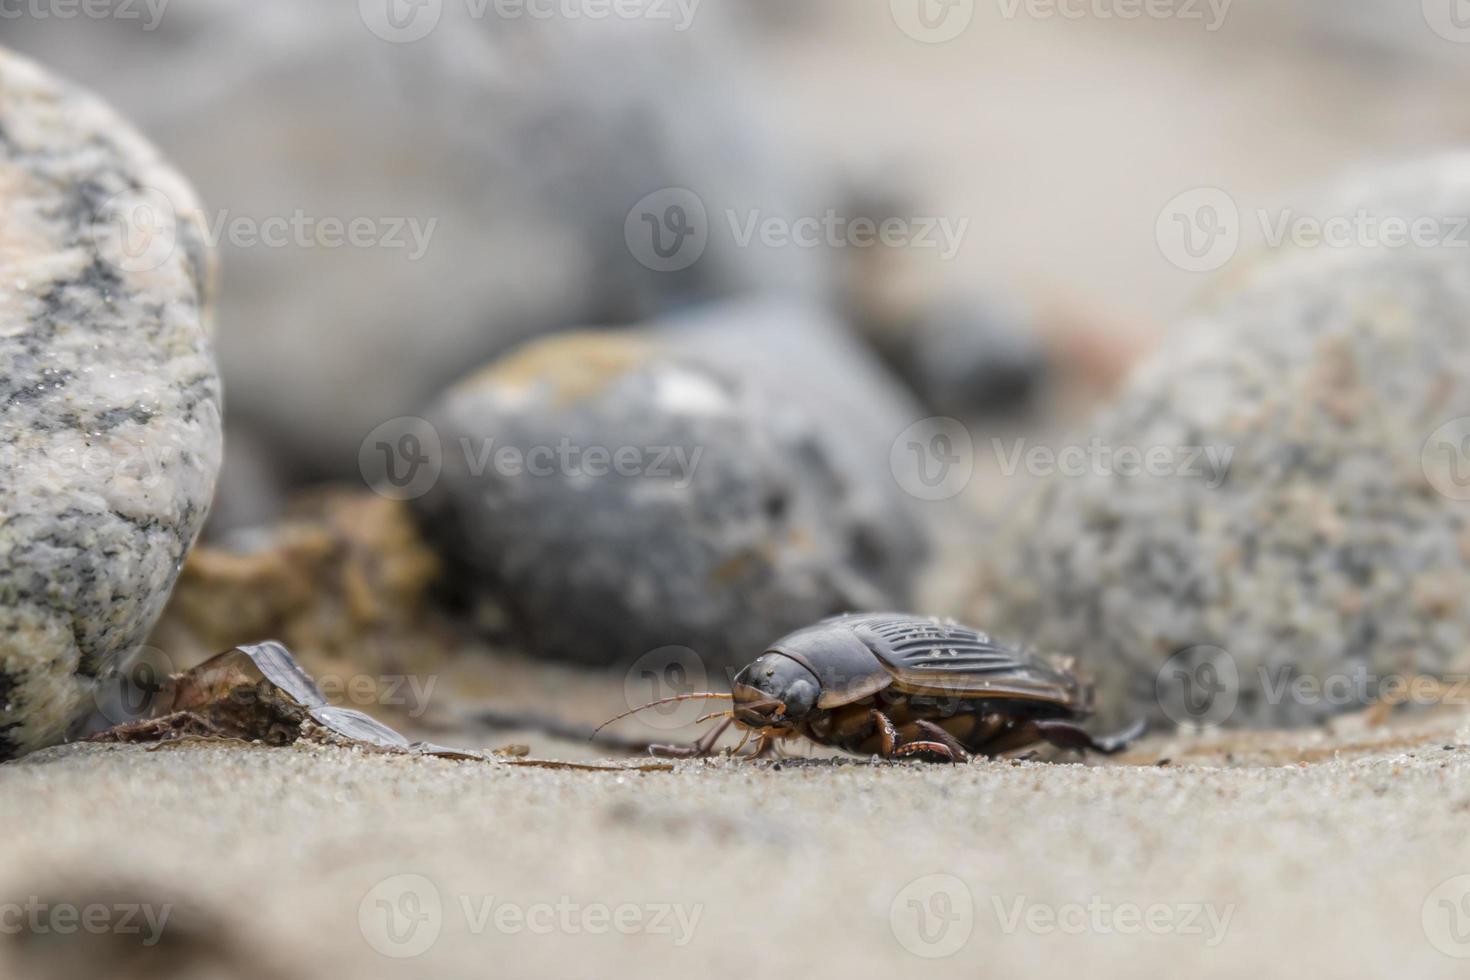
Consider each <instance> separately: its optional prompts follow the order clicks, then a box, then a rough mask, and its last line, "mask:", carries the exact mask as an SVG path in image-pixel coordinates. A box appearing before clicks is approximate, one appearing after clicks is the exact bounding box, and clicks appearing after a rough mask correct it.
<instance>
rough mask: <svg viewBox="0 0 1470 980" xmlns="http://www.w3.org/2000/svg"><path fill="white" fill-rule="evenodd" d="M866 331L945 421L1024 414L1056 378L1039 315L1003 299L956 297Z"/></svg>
mask: <svg viewBox="0 0 1470 980" xmlns="http://www.w3.org/2000/svg"><path fill="white" fill-rule="evenodd" d="M866 333H867V335H868V336H869V338H870V339H871V340H872V341H873V343H874V344H875V346H876V347H877V348H878V350H879V351H880V352H881V353H882V354H883V357H884V359H885V360H886V361H887V362H888V363H889V365H890V366H891V367H892V368H893V370H894V371H895V372H897V373H898V374H899V375H900V376H901V377H902V378H903V379H904V380H905V381H907V382H908V384H909V387H910V388H912V389H913V390H914V393H915V394H916V395H918V397H919V398H920V400H921V401H923V403H924V404H925V405H928V406H929V408H930V409H932V410H933V411H934V412H935V413H936V414H938V415H946V416H953V417H955V418H958V419H980V418H985V417H989V416H1019V415H1022V414H1024V413H1025V412H1026V411H1027V410H1029V409H1031V408H1034V407H1035V406H1036V404H1037V403H1038V401H1039V400H1040V397H1041V394H1042V392H1043V390H1044V388H1045V386H1046V381H1047V376H1048V374H1049V373H1050V363H1049V362H1050V358H1049V355H1048V352H1047V350H1046V346H1045V345H1044V344H1043V343H1042V340H1041V336H1040V334H1039V332H1038V331H1037V328H1036V319H1035V317H1034V315H1033V314H1032V313H1031V312H1030V311H1029V310H1027V309H1026V308H1025V307H1024V306H1023V305H1022V304H1020V303H1018V302H1015V301H1010V300H1006V299H1003V298H999V297H993V296H987V295H960V296H951V297H948V298H946V299H944V300H941V301H939V302H934V303H930V304H928V305H921V306H918V307H916V308H914V309H911V310H909V311H907V313H906V315H905V316H903V317H902V318H901V319H898V320H896V321H893V322H889V323H882V324H876V323H875V324H870V325H869V326H868V328H867V330H866Z"/></svg>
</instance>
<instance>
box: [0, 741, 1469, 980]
mask: <svg viewBox="0 0 1470 980" xmlns="http://www.w3.org/2000/svg"><path fill="white" fill-rule="evenodd" d="M1467 722H1470V718H1467V717H1466V716H1464V715H1463V714H1453V713H1448V714H1444V715H1441V716H1438V717H1429V718H1420V719H1416V720H1409V721H1407V722H1400V723H1397V724H1390V725H1388V726H1386V727H1379V728H1373V727H1370V726H1367V725H1366V724H1365V723H1363V722H1361V721H1354V722H1349V723H1343V724H1340V725H1339V726H1338V730H1337V731H1336V732H1335V733H1334V732H1327V731H1323V730H1317V731H1313V732H1300V733H1295V734H1291V735H1265V736H1250V737H1243V736H1234V737H1231V738H1228V739H1225V738H1222V737H1203V738H1200V737H1196V738H1185V737H1173V738H1167V739H1164V738H1155V739H1152V740H1150V741H1148V742H1146V743H1144V744H1143V745H1142V746H1140V747H1139V748H1138V749H1137V750H1135V751H1133V752H1131V753H1130V754H1129V755H1128V756H1126V757H1124V758H1123V759H1122V760H1120V761H1118V762H1114V763H1109V764H1106V765H1080V764H1051V763H1046V762H1038V761H1028V762H1017V761H986V762H977V763H974V764H971V765H967V766H954V767H951V766H941V765H925V764H922V763H909V764H902V765H889V764H874V763H872V762H870V761H866V760H846V761H837V762H834V761H833V760H830V759H809V760H788V761H784V762H782V763H780V764H779V766H777V765H774V764H748V763H747V764H742V763H733V762H728V761H719V762H710V763H705V762H694V763H680V764H678V765H677V766H675V767H674V769H673V771H658V772H636V771H607V772H587V771H576V770H546V769H540V768H528V767H518V766H511V765H508V764H503V763H477V762H452V761H445V760H440V759H432V758H417V757H409V756H401V755H384V754H376V753H369V752H365V751H362V750H360V749H353V748H343V747H336V746H323V745H315V744H306V743H297V744H296V745H295V746H291V747H285V748H268V747H264V746H261V745H251V744H244V743H203V742H183V743H176V744H168V745H163V746H159V747H146V746H101V745H71V746H64V747H60V748H56V749H51V750H47V751H44V752H41V753H38V754H35V755H33V756H30V757H27V758H26V759H23V760H21V761H20V762H17V763H12V764H8V765H5V766H3V767H0V813H3V819H4V823H5V826H6V827H7V828H9V831H10V832H9V833H8V834H7V835H6V836H5V838H4V840H3V843H0V869H3V870H0V930H3V931H4V932H5V933H7V934H10V933H17V929H16V926H17V924H18V923H21V922H22V920H25V922H26V923H29V925H26V926H25V927H24V928H22V929H20V930H19V932H18V934H16V935H7V936H6V937H5V939H6V941H4V942H0V968H4V971H5V973H6V975H16V974H17V973H18V971H21V970H27V971H31V972H32V973H34V974H35V975H41V976H58V977H60V976H83V975H91V974H92V972H93V971H97V970H103V971H104V972H105V973H107V974H108V975H113V976H118V975H123V976H134V975H136V976H150V977H172V976H187V977H191V978H192V977H208V976H267V977H308V976H362V977H377V976H383V977H431V976H432V977H484V976H514V977H548V978H552V977H554V978H565V977H577V976H597V977H624V976H628V977H632V976H638V977H664V976H667V977H681V978H685V977H699V976H706V975H708V976H731V977H733V976H740V977H756V976H774V975H781V976H802V975H810V976H820V977H829V976H852V977H858V976H874V977H877V976H883V977H899V976H907V975H912V974H919V973H920V972H921V971H922V972H923V973H924V974H933V975H939V976H956V977H977V976H1015V977H1054V976H1055V977H1067V976H1076V977H1084V976H1085V977H1088V978H1089V980H1098V978H1106V977H1114V976H1117V977H1138V976H1181V975H1182V976H1200V977H1217V976H1219V977H1225V976H1231V977H1238V976H1242V975H1251V974H1254V975H1260V976H1276V975H1286V974H1306V975H1320V976H1333V977H1357V976H1383V975H1389V974H1393V975H1399V976H1413V977H1436V976H1454V975H1463V971H1464V969H1465V966H1466V964H1464V963H1462V962H1460V961H1459V960H1458V959H1456V958H1454V957H1452V956H1451V955H1450V954H1453V953H1458V954H1460V955H1461V956H1465V955H1470V911H1467V910H1470V902H1462V898H1463V897H1464V896H1465V895H1470V877H1466V878H1463V879H1460V880H1458V881H1453V880H1451V879H1454V878H1455V877H1456V876H1458V875H1470V842H1467V835H1466V833H1465V826H1466V821H1467V811H1470V727H1467ZM525 738H526V740H529V741H531V742H532V744H533V747H534V749H535V750H536V752H537V754H538V755H550V756H557V755H574V754H585V750H578V749H576V748H575V747H573V746H570V745H563V744H561V743H557V742H554V741H550V740H547V739H545V738H542V737H536V736H529V735H528V736H525ZM503 740H504V739H503V737H502V736H496V735H487V736H485V741H484V744H486V745H491V744H498V743H499V742H500V741H503ZM563 750H565V751H563ZM1163 758H1169V759H1170V760H1171V761H1170V762H1168V763H1167V764H1165V765H1157V764H1151V763H1157V762H1158V761H1159V760H1160V759H1163ZM623 761H624V762H626V760H623ZM934 876H939V877H934ZM1447 880H1449V881H1450V883H1449V884H1448V885H1444V886H1442V883H1444V882H1446V881H1447ZM1436 889H1439V890H1438V891H1436ZM911 903H917V904H911ZM67 905H73V906H76V907H77V908H78V909H79V910H80V911H79V912H78V913H77V914H78V915H84V914H92V915H93V916H94V919H93V923H94V925H97V926H99V927H101V926H106V927H107V928H109V929H110V928H111V926H112V925H116V926H117V929H116V930H115V931H112V932H109V933H108V934H107V935H103V936H100V937H95V938H93V937H88V934H87V932H86V931H85V929H84V928H83V927H81V926H75V924H73V925H74V926H75V928H76V929H77V930H78V931H77V932H76V933H75V934H73V935H63V937H62V938H64V941H57V939H58V935H57V933H59V932H61V930H62V929H64V928H66V926H67V925H68V923H69V922H70V920H68V919H67V918H66V916H65V913H63V914H62V915H61V917H60V918H59V919H57V918H53V916H54V914H55V911H56V910H57V909H58V908H64V907H65V906H67ZM131 905H137V906H141V907H142V908H141V911H140V912H135V913H134V914H133V917H132V920H131V921H130V922H128V923H124V922H123V921H122V916H123V912H122V911H119V910H121V909H125V907H127V906H131ZM88 906H92V907H93V909H92V912H91V913H87V912H86V909H87V907H88ZM165 907H167V909H168V911H167V918H166V919H164V920H163V922H162V928H161V932H160V931H159V930H152V929H150V926H149V923H150V921H151V922H153V923H157V922H158V920H159V918H160V916H161V915H162V914H163V913H164V909H165ZM99 908H102V909H106V910H107V911H106V912H100V911H97V910H98V909H99ZM387 910H393V914H394V916H395V917H396V918H395V919H394V920H393V921H392V922H390V921H389V920H388V918H386V915H387ZM919 910H923V912H924V919H923V921H922V923H921V922H920V919H919ZM150 914H151V916H152V919H151V920H150V918H149V915H150ZM37 923H38V924H37ZM125 924H126V925H131V926H132V927H133V928H134V929H135V930H136V932H128V931H127V930H126V929H124V928H123V926H124V925H125ZM619 924H621V928H619ZM390 925H391V926H393V927H394V928H393V929H392V930H391V931H390V929H389V928H388V927H389V926H390ZM920 925H922V926H923V927H924V928H923V930H922V931H921V930H920V929H918V928H916V927H918V926H920ZM1456 930H1458V931H1456ZM154 935H161V937H162V938H161V940H160V941H158V942H157V943H156V944H155V945H153V946H151V947H144V945H143V943H144V942H145V940H147V939H149V938H152V937H153V936H154ZM83 937H88V938H89V940H90V941H87V942H81V941H79V940H80V939H81V938H83ZM1462 939H1463V941H1460V940H1462ZM388 954H392V955H388ZM410 954H412V955H410ZM921 954H922V955H921ZM937 954H947V955H937ZM129 970H134V971H136V972H132V973H130V972H128V971H129Z"/></svg>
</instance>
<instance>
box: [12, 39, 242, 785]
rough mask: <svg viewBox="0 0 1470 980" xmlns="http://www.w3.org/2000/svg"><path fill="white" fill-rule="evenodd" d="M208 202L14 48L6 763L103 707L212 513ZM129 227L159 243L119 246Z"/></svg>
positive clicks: (107, 116)
mask: <svg viewBox="0 0 1470 980" xmlns="http://www.w3.org/2000/svg"><path fill="white" fill-rule="evenodd" d="M118 195H122V196H121V197H119V196H118ZM158 201H164V202H166V203H167V208H163V207H161V206H160V207H159V208H157V209H155V210H153V211H148V210H147V209H148V208H149V207H150V206H151V205H150V202H158ZM139 208H142V209H144V210H143V211H142V212H140V211H139ZM194 210H195V205H194V202H193V196H192V192H191V191H190V190H189V189H188V188H187V187H186V186H185V185H184V183H183V182H182V181H181V180H180V178H179V177H178V176H177V175H176V174H175V173H174V172H173V171H172V170H171V169H169V167H168V166H167V165H166V164H164V163H163V161H162V160H161V159H159V157H158V155H157V153H156V151H154V150H153V148H152V147H151V146H149V145H148V144H147V143H146V142H144V141H143V140H142V139H141V138H139V137H138V136H137V135H136V134H135V133H134V132H133V131H132V130H131V128H130V127H129V126H128V125H127V124H126V123H125V122H124V121H123V120H122V119H120V118H119V117H118V116H117V115H116V114H114V113H113V112H111V111H110V110H109V109H107V108H106V107H105V106H104V105H102V104H101V103H100V102H98V101H97V100H95V99H94V98H92V97H91V96H88V95H86V94H85V93H82V92H78V91H75V90H72V89H69V88H67V87H66V86H64V85H62V84H60V83H58V82H57V81H55V80H54V79H53V78H52V77H50V76H49V75H48V74H47V73H46V72H44V71H43V70H41V69H40V68H38V67H37V66H36V65H34V64H32V63H31V62H28V61H25V60H22V59H20V58H17V57H15V56H13V55H11V54H9V53H6V52H3V51H0V403H3V405H4V414H3V416H0V758H6V757H10V756H14V755H18V754H21V753H24V752H26V751H29V750H31V749H34V748H37V747H39V746H42V745H45V744H48V743H52V742H55V741H57V740H59V739H60V738H62V737H63V736H64V734H65V733H66V731H67V728H68V726H69V725H70V724H72V723H73V722H74V721H75V720H76V719H77V718H78V716H80V715H82V714H84V713H85V712H87V711H88V710H89V709H91V708H92V706H93V701H92V693H93V691H94V690H95V688H96V685H97V684H98V683H99V679H101V678H105V677H106V676H107V673H108V671H109V669H111V668H112V667H113V666H115V664H116V662H117V661H118V659H119V658H120V657H121V656H123V655H125V654H127V653H128V652H129V651H130V650H131V649H132V648H134V647H135V646H136V645H137V644H139V643H141V642H142V641H143V639H144V637H145V636H146V635H147V633H148V630H149V629H150V627H151V626H152V624H153V621H154V620H155V618H156V617H157V616H158V614H159V612H160V611H161V609H162V606H163V603H164V600H165V599H166V598H167V596H168V592H169V589H170V587H171V586H172V584H173V581H174V577H175V575H176V574H177V572H178V568H179V565H180V563H181V562H182V560H183V557H184V554H185V552H186V551H187V550H188V548H189V545H190V544H191V543H192V541H193V539H194V536H195V534H196V533H197V531H198V529H199V526H200V524H201V522H202V521H203V519H204V516H205V512H206V509H207V507H208V503H209V499H210V495H211V492H212V489H213V483H214V477H215V473H216V471H217V469H218V466H219V458H220V390H219V381H218V377H217V374H216V370H215V364H214V359H213V354H212V350H211V343H210V338H209V333H208V329H207V326H206V323H205V312H204V311H205V306H206V304H207V301H208V298H207V296H206V285H205V283H206V279H207V275H206V267H207V262H206V261H205V253H204V250H203V247H202V241H203V239H202V236H201V234H200V231H199V227H198V226H197V225H196V224H195V220H196V218H195V216H194V214H193V213H192V212H193V211H194ZM140 215H141V217H139V216H140ZM180 216H182V217H180ZM129 219H131V220H133V221H136V222H139V224H138V226H137V227H142V222H148V223H149V227H151V228H152V230H153V231H154V232H156V234H155V235H154V236H153V237H151V238H145V239H140V240H138V241H137V242H129V241H126V240H124V239H122V238H120V237H119V236H117V235H116V234H115V233H116V231H117V230H118V229H119V228H122V227H124V221H126V220H129ZM155 219H156V220H157V223H155ZM129 227H131V226H129ZM150 242H151V243H152V247H151V249H150V248H135V247H134V245H135V244H139V245H148V243H150ZM160 242H162V243H164V244H163V247H161V248H160V247H159V243H160Z"/></svg>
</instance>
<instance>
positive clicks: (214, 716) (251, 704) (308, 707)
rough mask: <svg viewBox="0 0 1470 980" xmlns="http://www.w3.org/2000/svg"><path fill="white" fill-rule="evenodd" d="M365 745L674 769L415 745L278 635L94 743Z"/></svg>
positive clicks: (206, 667)
mask: <svg viewBox="0 0 1470 980" xmlns="http://www.w3.org/2000/svg"><path fill="white" fill-rule="evenodd" d="M304 738H305V739H311V740H314V741H322V742H337V743H345V744H349V745H361V746H366V747H369V748H372V749H377V750H381V751H389V752H403V753H408V754H412V755H425V756H434V757H437V758H441V759H455V760H464V761H473V762H499V763H504V764H506V765H515V766H533V767H539V768H548V769H578V770H586V771H590V772H625V771H634V772H666V771H669V770H671V769H672V768H673V766H672V765H670V764H668V763H652V764H642V765H636V764H630V765H617V764H586V763H573V762H557V761H554V760H546V759H531V758H527V756H528V755H529V754H530V749H529V748H528V747H527V746H524V745H509V746H506V747H505V748H503V749H499V750H496V751H492V752H484V751H478V750H474V749H457V748H450V747H448V746H443V745H435V744H434V743H432V742H411V741H409V740H408V739H407V738H406V737H405V736H403V735H402V734H400V733H399V732H397V731H394V730H393V729H392V728H389V727H388V726H387V725H384V724H383V723H382V722H379V721H377V720H376V719H374V718H371V717H369V716H368V715H366V714H364V713H363V712H361V711H357V710H354V709H352V708H341V707H337V706H334V705H332V704H329V703H328V702H327V698H326V695H325V694H323V693H322V690H321V688H320V687H318V686H317V683H316V681H314V680H313V679H312V678H311V675H310V674H308V673H307V672H306V671H305V670H303V669H302V668H301V665H300V664H299V663H297V662H296V658H295V657H294V656H292V654H291V651H290V650H287V649H286V647H285V646H284V645H283V644H281V643H278V642H276V641H274V640H268V641H266V642H264V643H257V644H254V645H250V646H239V647H235V648H233V649H231V650H227V651H225V652H224V653H221V654H218V655H216V656H214V657H211V658H210V659H209V660H206V661H205V662H204V663H202V664H200V665H199V666H198V667H195V668H193V669H192V670H187V671H184V672H183V673H180V674H174V675H173V676H171V677H169V678H168V680H167V681H165V682H164V683H163V684H162V685H161V686H160V688H159V690H158V692H157V693H156V695H155V696H154V698H153V701H152V703H151V704H150V705H149V707H148V710H147V712H146V716H145V717H143V718H141V719H139V720H137V721H129V722H125V723H123V724H120V725H115V726H113V727H112V728H109V729H107V730H106V731H102V732H98V733H97V734H95V735H92V736H91V737H89V738H88V739H87V741H89V742H113V743H148V742H158V743H163V742H174V741H182V740H186V739H187V740H197V739H205V740H216V741H224V740H234V741H246V742H263V743H265V744H267V745H274V746H282V745H290V744H292V743H294V742H296V741H298V740H301V739H304Z"/></svg>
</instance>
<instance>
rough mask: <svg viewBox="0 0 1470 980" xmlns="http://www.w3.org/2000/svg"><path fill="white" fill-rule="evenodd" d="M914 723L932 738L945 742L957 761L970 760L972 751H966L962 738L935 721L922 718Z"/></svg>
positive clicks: (945, 745)
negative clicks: (961, 742) (956, 736)
mask: <svg viewBox="0 0 1470 980" xmlns="http://www.w3.org/2000/svg"><path fill="white" fill-rule="evenodd" d="M914 724H915V725H916V726H917V727H918V729H919V731H921V732H923V733H924V734H925V735H928V736H929V737H930V738H931V739H932V740H934V741H936V742H939V743H941V744H943V745H944V747H945V748H947V749H949V753H950V755H951V756H953V757H954V759H955V761H957V762H969V761H970V753H969V752H967V751H965V747H964V746H963V745H961V744H960V740H959V739H957V738H955V737H954V736H953V735H951V734H950V733H949V732H947V731H945V730H944V729H943V728H940V727H939V726H938V725H936V724H934V722H932V721H922V720H921V721H917V722H915V723H914Z"/></svg>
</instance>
